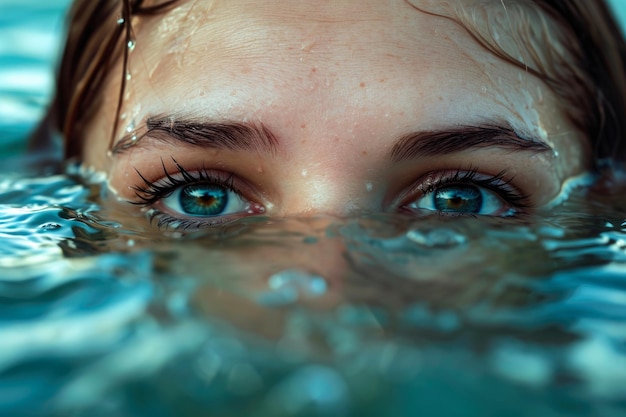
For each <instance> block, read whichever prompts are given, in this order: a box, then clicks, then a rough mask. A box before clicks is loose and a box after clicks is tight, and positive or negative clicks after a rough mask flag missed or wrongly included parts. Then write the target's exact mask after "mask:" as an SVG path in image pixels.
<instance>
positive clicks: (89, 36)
mask: <svg viewBox="0 0 626 417" xmlns="http://www.w3.org/2000/svg"><path fill="white" fill-rule="evenodd" d="M177 1H178V0H165V1H162V2H160V3H156V4H150V5H146V4H144V3H146V2H145V1H144V0H76V1H75V3H74V5H73V7H72V9H71V12H70V16H69V29H68V34H67V43H66V46H65V50H64V53H63V57H62V61H61V66H60V71H59V73H58V77H57V92H56V96H55V98H54V100H53V102H52V105H51V106H50V109H49V112H48V115H47V117H46V119H45V120H44V122H43V123H42V125H41V126H40V129H39V130H38V133H37V134H36V135H35V137H34V140H33V142H32V144H33V146H34V147H41V146H45V145H46V143H47V142H49V141H50V140H49V132H50V130H52V131H58V132H60V133H62V134H63V136H64V138H65V156H66V157H67V158H69V157H74V156H80V154H81V152H82V144H83V142H84V137H83V133H82V132H83V131H84V127H85V125H86V123H87V122H88V121H89V120H90V119H91V118H92V117H93V116H94V115H95V114H96V113H97V111H98V108H99V106H100V105H101V102H102V91H103V90H104V88H103V86H104V83H105V82H106V80H107V77H108V76H109V75H110V73H111V71H112V69H114V68H115V67H116V64H119V62H118V61H119V59H120V57H121V59H122V60H123V69H125V68H126V63H127V59H128V51H129V48H128V45H129V42H133V28H132V23H133V18H135V16H146V15H154V14H158V13H161V12H163V11H165V10H166V9H168V8H170V7H172V6H174V5H175V4H176V3H177ZM151 3H154V2H151ZM520 3H523V4H524V5H525V6H526V9H527V10H528V9H529V7H528V6H530V10H532V8H534V10H536V11H537V12H539V13H540V15H541V17H542V18H543V19H545V18H547V19H549V23H548V24H547V25H546V24H545V23H546V21H545V20H542V22H543V24H544V25H543V27H540V28H539V29H540V30H538V31H536V30H534V31H533V30H531V29H532V28H530V29H529V27H525V28H524V27H522V26H523V22H522V23H521V25H522V26H520V24H518V28H517V29H518V30H517V32H518V33H515V34H513V36H517V37H518V38H521V37H523V36H532V37H534V39H531V40H530V41H529V42H523V41H524V39H521V40H520V39H518V41H521V42H523V43H524V44H525V45H524V46H525V47H526V53H527V54H529V55H530V56H531V61H533V62H532V64H529V62H528V61H526V60H522V59H520V58H519V57H514V56H513V55H512V54H510V53H507V52H506V50H505V49H504V48H500V47H499V45H498V43H497V42H496V41H494V38H493V37H492V36H490V35H489V33H488V30H489V29H487V32H485V30H484V28H481V25H479V24H476V22H474V24H472V22H471V21H468V19H464V18H463V16H462V15H456V16H454V17H451V16H445V17H449V18H452V19H454V20H455V21H456V22H457V23H459V24H461V25H463V26H464V27H465V28H466V29H467V30H468V32H469V33H470V34H471V35H472V36H473V37H474V38H475V39H476V40H477V41H478V42H479V43H481V44H482V45H483V46H484V47H486V48H487V49H489V50H490V51H492V52H493V53H494V54H496V55H498V56H499V57H500V58H502V59H505V60H506V61H508V62H511V63H513V64H515V65H517V66H520V67H522V68H524V69H525V70H527V71H529V72H531V73H533V74H534V75H537V76H538V77H540V78H541V79H543V80H544V81H545V82H546V83H547V84H548V86H549V87H550V88H551V89H552V90H553V91H554V92H555V94H556V95H557V96H558V97H559V98H561V99H562V100H563V101H564V102H565V106H564V107H565V109H566V112H567V114H568V115H569V118H570V119H571V121H572V122H573V124H574V126H576V127H577V128H578V129H580V131H581V132H583V133H584V134H585V136H586V137H587V138H588V139H589V141H590V143H591V144H592V147H593V149H594V155H593V160H594V163H595V168H598V166H599V165H600V164H601V163H603V162H605V161H611V162H617V163H619V164H623V163H625V162H626V140H625V139H626V138H624V136H623V135H625V134H626V126H625V124H626V71H625V63H626V43H625V42H624V38H623V37H622V34H621V32H620V29H619V27H618V25H617V24H616V22H615V20H614V19H613V16H612V15H611V13H610V11H609V9H608V7H607V5H606V4H605V3H604V1H593V2H591V1H587V0H532V1H530V0H529V1H524V0H520ZM502 6H503V7H504V11H506V6H505V4H504V2H503V3H502ZM420 10H421V9H420ZM507 13H508V12H507ZM433 14H437V13H433ZM438 15H440V16H442V15H441V14H438ZM555 24H556V25H557V26H556V27H557V29H556V30H554V29H549V28H550V27H554V25H555ZM511 29H512V28H511ZM549 30H550V32H556V33H557V34H558V37H559V39H554V37H553V36H551V35H547V32H548V31H549ZM555 40H556V41H557V42H554V43H555V45H559V46H554V47H553V46H552V44H551V42H553V41H555ZM536 44H539V45H536ZM533 45H535V49H533ZM537 46H538V47H537ZM540 48H543V49H546V50H547V51H548V52H547V53H544V54H543V56H541V57H539V56H538V52H537V50H538V49H540ZM561 48H564V51H562V50H561ZM533 57H534V58H535V59H532V58H533ZM114 75H115V76H119V77H120V79H121V91H120V101H119V102H118V112H119V111H120V108H121V99H122V96H123V92H124V86H125V71H122V73H120V74H114ZM116 120H117V118H116ZM113 130H114V132H115V131H116V130H117V129H115V127H114V129H113ZM46 133H48V134H46Z"/></svg>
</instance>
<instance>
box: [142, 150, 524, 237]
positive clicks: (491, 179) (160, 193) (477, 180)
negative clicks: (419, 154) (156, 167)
mask: <svg viewBox="0 0 626 417" xmlns="http://www.w3.org/2000/svg"><path fill="white" fill-rule="evenodd" d="M172 161H173V162H174V165H175V167H176V170H177V171H178V174H177V175H172V174H170V173H169V172H168V170H167V168H166V167H165V162H164V161H163V160H161V165H162V166H163V178H162V179H159V180H158V181H150V180H148V179H147V178H146V177H145V176H144V175H143V174H141V172H140V171H139V170H138V169H136V168H135V171H136V172H137V174H138V175H139V177H140V178H141V180H142V181H143V182H144V184H145V185H144V186H133V187H131V189H132V190H134V191H135V195H136V197H137V198H138V200H139V201H130V203H131V204H135V205H138V206H142V207H145V208H150V211H148V215H149V220H150V222H154V221H155V220H156V221H157V227H159V228H160V229H164V228H172V229H176V230H185V229H191V228H203V227H211V226H217V225H219V224H222V223H226V222H229V221H232V219H228V218H221V217H219V216H218V217H214V218H211V220H207V221H200V220H198V219H194V220H186V219H184V218H180V217H173V216H170V215H168V214H167V213H164V212H162V211H160V210H158V209H156V208H154V206H155V205H156V204H157V203H158V202H159V201H160V200H161V199H163V198H167V197H169V196H170V195H172V193H174V191H175V190H176V188H177V187H180V186H185V185H189V184H193V183H207V184H212V185H216V186H219V187H223V188H224V189H227V190H228V191H231V192H233V193H235V194H237V195H238V196H240V197H241V198H244V199H245V197H244V196H243V194H242V193H241V192H240V191H239V190H238V189H237V188H236V187H235V186H234V184H233V183H234V177H233V175H232V174H230V175H228V176H224V175H222V176H220V175H216V174H215V173H213V172H211V171H209V170H207V169H206V168H204V167H203V168H202V169H200V170H198V171H195V172H194V173H189V172H188V171H187V170H186V169H185V168H184V167H183V166H182V165H180V164H179V163H178V162H177V161H176V160H175V159H174V158H172ZM428 176H434V177H435V178H433V180H432V181H429V182H428V184H427V185H426V186H424V184H423V183H421V184H420V185H418V186H417V190H419V192H420V193H421V194H422V195H424V196H425V195H427V194H429V193H432V192H434V191H435V190H437V189H439V188H442V187H446V186H450V185H458V184H467V185H472V186H478V187H483V188H485V189H487V190H490V191H492V192H494V193H495V194H497V195H498V197H500V198H501V199H502V200H503V201H504V202H506V203H507V204H510V205H512V206H513V208H514V209H515V210H517V211H519V210H521V214H523V212H524V211H525V210H527V209H529V208H532V204H531V203H530V195H528V194H524V193H520V192H519V191H518V190H517V189H516V188H515V187H513V186H511V185H510V183H511V182H512V180H513V177H509V178H508V179H506V178H507V173H506V170H503V171H500V172H499V173H498V174H496V175H494V176H484V175H483V174H479V171H478V168H473V167H472V168H470V169H469V170H461V169H458V170H455V171H444V172H433V173H431V174H428V175H427V176H426V177H428ZM438 214H439V215H443V216H449V215H450V214H446V213H438ZM515 214H520V213H519V212H516V213H515Z"/></svg>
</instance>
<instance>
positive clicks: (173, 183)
mask: <svg viewBox="0 0 626 417" xmlns="http://www.w3.org/2000/svg"><path fill="white" fill-rule="evenodd" d="M172 161H173V162H174V165H175V167H174V169H175V170H177V171H178V172H177V173H170V172H169V171H168V169H167V167H166V166H165V163H164V162H163V161H161V162H162V168H163V171H162V174H161V175H160V177H158V178H157V179H155V180H154V181H152V180H150V179H148V178H146V177H145V176H144V175H142V174H141V172H140V171H139V170H138V169H135V171H136V172H137V175H138V176H139V178H140V179H141V181H142V182H143V185H138V186H134V187H131V189H133V190H134V191H135V195H136V198H137V200H135V201H130V203H132V204H136V205H140V206H143V207H145V208H146V213H147V214H148V216H149V218H150V221H151V222H153V221H155V220H157V221H158V226H159V227H160V228H161V227H171V228H173V229H178V228H181V229H189V228H194V229H199V228H203V227H210V226H215V225H218V224H221V223H227V222H230V221H233V220H236V219H239V218H242V217H246V216H250V215H255V214H262V213H264V212H265V207H264V205H263V204H260V203H259V201H260V200H261V199H260V198H258V197H259V193H258V192H256V191H255V190H254V189H253V187H251V186H250V185H249V184H247V182H246V181H245V180H242V179H241V178H239V177H237V176H236V175H235V174H233V173H230V172H226V171H222V170H213V169H207V168H200V169H198V168H197V169H196V170H193V171H188V170H186V169H185V168H184V167H182V166H181V165H180V164H179V163H178V162H177V161H176V160H175V159H174V158H172ZM203 183H204V184H216V185H219V186H221V187H224V188H226V189H228V190H229V191H232V192H234V193H235V194H237V195H238V196H239V198H241V199H242V200H244V201H246V202H249V208H248V210H247V211H246V212H240V213H232V214H225V215H216V216H214V217H199V216H190V215H186V214H185V213H178V212H177V213H172V212H171V211H172V210H171V209H169V208H168V207H167V206H166V205H165V204H164V200H165V199H166V198H168V197H170V196H171V195H172V193H174V192H175V191H176V190H177V189H180V187H185V186H188V185H192V184H203Z"/></svg>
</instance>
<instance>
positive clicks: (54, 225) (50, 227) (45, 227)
mask: <svg viewBox="0 0 626 417" xmlns="http://www.w3.org/2000/svg"><path fill="white" fill-rule="evenodd" d="M39 228H40V229H41V230H43V231H45V232H47V231H49V230H57V229H60V228H61V225H60V224H58V223H44V224H42V225H41V226H39Z"/></svg>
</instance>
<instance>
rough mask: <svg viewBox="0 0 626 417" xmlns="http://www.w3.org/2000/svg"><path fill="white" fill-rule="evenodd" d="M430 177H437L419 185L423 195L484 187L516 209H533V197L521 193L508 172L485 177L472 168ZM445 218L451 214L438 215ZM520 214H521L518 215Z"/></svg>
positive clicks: (503, 171) (504, 171)
mask: <svg viewBox="0 0 626 417" xmlns="http://www.w3.org/2000/svg"><path fill="white" fill-rule="evenodd" d="M429 175H436V176H437V177H436V178H435V179H434V181H432V182H429V184H428V185H427V186H426V187H424V186H422V184H420V185H418V187H417V189H418V190H419V191H420V192H421V193H422V195H427V194H429V193H432V192H434V191H435V190H437V189H438V188H443V187H447V186H451V185H459V184H467V185H472V186H478V187H483V188H485V189H487V190H490V191H493V192H494V193H496V194H497V195H498V197H500V198H501V199H502V200H503V201H505V202H506V203H507V204H511V205H512V206H513V207H514V209H518V210H522V213H523V211H524V210H528V209H531V208H533V205H532V204H531V198H530V197H531V196H530V195H529V194H525V193H521V192H520V191H518V190H517V189H516V188H515V187H513V186H511V185H510V183H511V182H512V181H513V176H511V177H509V178H508V179H506V178H507V171H506V170H502V171H500V172H499V173H497V174H496V175H493V176H485V175H484V174H480V173H479V170H478V168H475V167H470V168H469V169H468V170H461V169H458V170H455V171H447V172H443V173H437V172H433V173H431V174H429ZM438 214H440V215H443V216H448V215H450V214H446V213H438ZM516 214H519V213H516Z"/></svg>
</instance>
